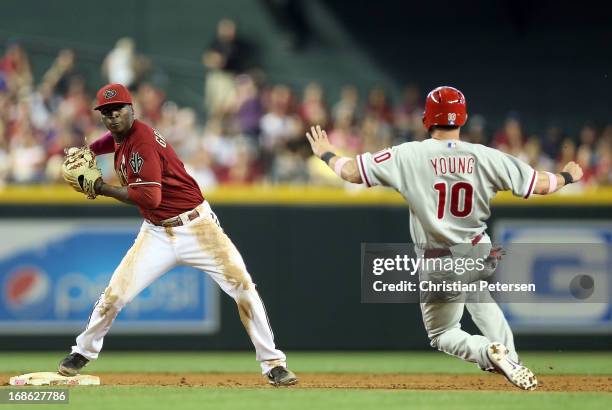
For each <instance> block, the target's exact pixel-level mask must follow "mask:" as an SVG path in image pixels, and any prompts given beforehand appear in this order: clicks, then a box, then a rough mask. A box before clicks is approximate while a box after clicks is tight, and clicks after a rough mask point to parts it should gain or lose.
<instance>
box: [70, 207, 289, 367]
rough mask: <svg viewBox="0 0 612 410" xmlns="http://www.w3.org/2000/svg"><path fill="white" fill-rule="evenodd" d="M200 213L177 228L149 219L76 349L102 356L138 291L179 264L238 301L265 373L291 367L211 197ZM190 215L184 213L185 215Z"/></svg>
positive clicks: (77, 343) (102, 296)
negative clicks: (120, 316)
mask: <svg viewBox="0 0 612 410" xmlns="http://www.w3.org/2000/svg"><path fill="white" fill-rule="evenodd" d="M197 210H198V211H199V213H200V217H198V218H196V219H194V220H193V221H190V222H189V221H187V220H184V222H187V223H186V224H184V225H182V226H178V227H173V228H164V227H160V226H156V225H153V224H151V223H149V222H146V221H145V222H144V223H143V224H142V227H141V228H140V232H139V234H138V237H137V238H136V240H135V242H134V245H133V246H132V247H131V248H130V250H129V251H128V253H127V254H126V255H125V257H124V258H123V260H122V261H121V263H120V264H119V266H118V267H117V269H116V270H115V272H114V273H113V276H112V277H111V280H110V283H109V284H108V287H107V288H106V289H105V291H104V292H103V293H102V295H101V296H100V298H99V299H98V301H97V302H96V304H95V305H94V309H93V312H92V314H91V317H90V319H89V322H88V323H87V327H86V328H85V330H84V331H83V333H81V334H80V335H79V336H78V337H77V339H76V346H73V347H72V352H73V353H74V352H76V353H80V354H82V355H83V356H85V357H86V358H87V359H89V360H94V359H97V358H98V354H99V353H100V351H101V350H102V344H103V342H104V336H105V335H106V334H107V333H108V331H109V330H110V328H111V326H112V324H113V321H114V320H115V318H116V317H117V315H118V314H119V312H120V311H121V309H122V308H123V307H124V306H125V305H127V304H128V303H129V302H130V301H131V300H132V299H134V297H136V295H138V294H139V293H140V292H141V291H142V290H143V289H145V288H146V287H148V286H149V285H150V284H151V283H153V282H154V281H155V280H156V279H157V278H159V277H160V276H161V275H163V274H164V273H166V272H168V271H169V270H170V269H172V268H174V267H175V266H177V265H178V264H183V265H189V266H193V267H195V268H197V269H200V270H202V271H204V272H206V273H208V274H209V275H210V276H211V277H212V278H213V279H214V280H215V282H217V283H218V284H219V286H220V287H221V289H223V291H224V292H225V293H227V294H228V295H230V296H231V297H232V298H233V299H234V300H235V301H236V304H237V305H238V313H239V315H240V320H241V321H242V323H243V325H244V327H245V329H246V331H247V333H248V335H249V337H250V338H251V341H252V342H253V345H254V346H255V352H256V358H257V360H258V361H259V362H260V364H261V369H262V372H263V373H267V372H268V371H269V370H270V369H272V368H273V367H275V366H278V365H281V366H286V357H285V354H284V353H283V352H282V351H280V350H278V349H276V347H275V345H274V334H273V333H272V329H271V328H270V325H269V323H268V318H267V315H266V311H265V308H264V305H263V302H262V300H261V298H260V297H259V294H258V293H257V290H256V289H255V284H254V283H253V281H252V279H251V276H250V275H249V273H248V272H247V269H246V266H245V264H244V261H243V260H242V256H241V255H240V253H239V252H238V250H237V249H236V247H235V246H234V244H233V243H232V241H231V240H230V239H229V237H228V236H227V235H226V234H225V232H223V229H222V228H221V227H220V225H219V221H218V219H217V217H216V215H215V214H214V213H213V211H212V210H211V208H210V206H209V205H208V203H207V202H204V203H202V204H201V205H200V206H198V207H197ZM183 215H184V214H183Z"/></svg>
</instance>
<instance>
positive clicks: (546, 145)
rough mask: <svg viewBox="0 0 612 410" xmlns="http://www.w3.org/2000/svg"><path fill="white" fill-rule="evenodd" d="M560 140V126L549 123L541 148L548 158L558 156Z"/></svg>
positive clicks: (561, 135)
mask: <svg viewBox="0 0 612 410" xmlns="http://www.w3.org/2000/svg"><path fill="white" fill-rule="evenodd" d="M562 140H563V132H562V130H561V127H559V126H558V125H554V124H551V125H549V126H548V128H547V129H546V133H545V135H544V142H543V144H542V149H543V150H544V152H545V153H546V154H547V155H548V156H549V157H550V158H557V157H558V156H559V152H560V148H561V141H562Z"/></svg>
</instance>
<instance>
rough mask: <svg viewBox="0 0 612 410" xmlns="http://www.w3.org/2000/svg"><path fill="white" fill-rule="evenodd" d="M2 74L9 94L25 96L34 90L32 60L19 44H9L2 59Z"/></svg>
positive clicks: (15, 42)
mask: <svg viewBox="0 0 612 410" xmlns="http://www.w3.org/2000/svg"><path fill="white" fill-rule="evenodd" d="M0 73H1V74H2V81H3V82H4V83H5V88H6V90H7V91H8V92H9V94H11V95H13V96H17V95H20V96H23V95H25V94H28V93H29V92H30V91H31V90H32V85H33V76H32V69H31V67H30V59H29V58H28V54H27V53H26V51H25V49H24V48H23V47H22V46H21V44H19V42H17V41H14V40H10V41H9V42H7V45H6V51H5V53H4V56H2V57H0Z"/></svg>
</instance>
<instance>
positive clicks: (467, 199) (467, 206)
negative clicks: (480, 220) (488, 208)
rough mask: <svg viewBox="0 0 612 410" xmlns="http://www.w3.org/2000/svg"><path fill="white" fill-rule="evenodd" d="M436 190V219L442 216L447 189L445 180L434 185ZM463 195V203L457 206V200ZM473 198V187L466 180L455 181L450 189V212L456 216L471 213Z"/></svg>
mask: <svg viewBox="0 0 612 410" xmlns="http://www.w3.org/2000/svg"><path fill="white" fill-rule="evenodd" d="M434 189H435V190H436V191H438V219H442V218H444V209H445V208H446V192H447V191H448V189H447V185H446V182H438V183H437V184H435V185H434ZM461 197H463V204H462V205H461V208H459V202H460V201H461ZM473 199H474V188H472V185H470V184H468V183H467V182H457V183H455V184H453V185H452V186H451V190H450V213H451V214H452V215H453V216H456V217H458V218H465V217H466V216H468V215H469V214H470V213H472V202H473Z"/></svg>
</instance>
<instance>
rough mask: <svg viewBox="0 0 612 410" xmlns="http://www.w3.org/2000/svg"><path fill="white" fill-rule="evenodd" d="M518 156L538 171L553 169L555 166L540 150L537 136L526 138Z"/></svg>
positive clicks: (540, 146) (540, 144)
mask: <svg viewBox="0 0 612 410" xmlns="http://www.w3.org/2000/svg"><path fill="white" fill-rule="evenodd" d="M519 158H520V159H522V160H523V161H525V162H526V163H528V164H529V165H531V166H532V167H533V168H534V169H536V170H538V171H553V170H554V168H555V167H554V162H553V160H552V159H551V158H550V157H549V156H548V155H546V153H544V152H542V143H541V139H540V138H539V137H538V136H533V137H531V138H529V139H528V140H527V142H526V143H525V146H524V147H523V152H522V153H521V155H520V156H519Z"/></svg>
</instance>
